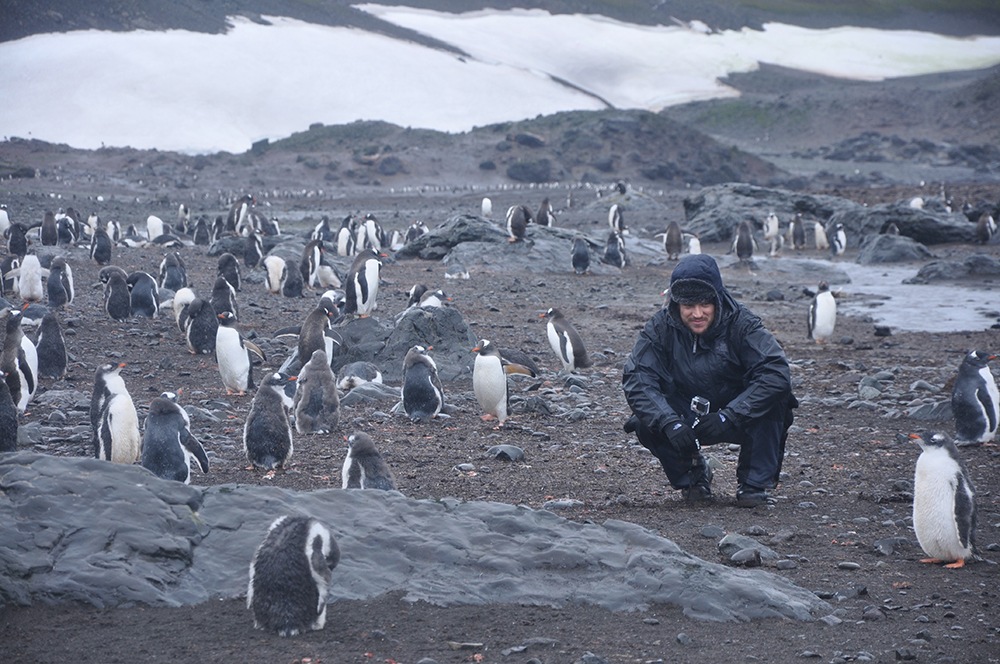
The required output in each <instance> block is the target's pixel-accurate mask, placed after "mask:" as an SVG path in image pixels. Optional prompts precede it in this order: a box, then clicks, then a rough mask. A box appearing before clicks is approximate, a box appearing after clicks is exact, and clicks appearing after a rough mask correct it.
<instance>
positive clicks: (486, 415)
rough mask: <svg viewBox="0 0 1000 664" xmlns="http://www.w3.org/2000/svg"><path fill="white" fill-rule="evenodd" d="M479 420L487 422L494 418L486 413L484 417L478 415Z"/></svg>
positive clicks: (494, 417)
mask: <svg viewBox="0 0 1000 664" xmlns="http://www.w3.org/2000/svg"><path fill="white" fill-rule="evenodd" d="M479 419H481V420H482V421H483V422H489V421H491V420H495V419H496V416H494V415H491V414H490V413H486V414H485V415H480V416H479Z"/></svg>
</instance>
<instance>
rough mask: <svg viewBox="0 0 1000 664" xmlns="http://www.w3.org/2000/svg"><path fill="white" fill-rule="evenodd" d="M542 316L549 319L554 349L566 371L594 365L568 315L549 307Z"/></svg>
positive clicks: (551, 342)
mask: <svg viewBox="0 0 1000 664" xmlns="http://www.w3.org/2000/svg"><path fill="white" fill-rule="evenodd" d="M542 318H545V319H547V321H548V322H547V323H546V325H545V328H546V333H547V335H548V338H549V345H550V346H551V347H552V351H553V352H554V353H555V354H556V356H557V357H558V358H559V361H560V362H561V363H562V366H563V370H564V371H569V372H571V371H575V370H577V369H585V368H587V367H589V366H592V365H593V362H591V361H590V357H589V356H588V355H587V349H586V348H584V346H583V339H581V338H580V333H579V332H577V331H576V328H574V327H573V326H572V325H571V324H570V322H569V321H568V320H566V317H565V316H563V315H562V313H561V312H560V311H559V310H558V309H549V310H548V311H546V312H545V313H544V314H542Z"/></svg>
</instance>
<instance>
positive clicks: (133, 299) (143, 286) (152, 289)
mask: <svg viewBox="0 0 1000 664" xmlns="http://www.w3.org/2000/svg"><path fill="white" fill-rule="evenodd" d="M125 283H126V284H128V291H129V307H130V308H131V310H132V315H133V316H142V317H143V318H156V317H157V315H158V314H159V313H160V289H159V288H158V287H157V286H156V280H155V279H153V275H151V274H149V273H148V272H139V271H136V272H133V273H132V274H130V275H128V279H126V280H125Z"/></svg>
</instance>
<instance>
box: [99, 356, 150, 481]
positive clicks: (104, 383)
mask: <svg viewBox="0 0 1000 664" xmlns="http://www.w3.org/2000/svg"><path fill="white" fill-rule="evenodd" d="M124 367H125V363H124V362H123V363H121V364H117V365H115V364H102V365H101V366H99V367H97V371H95V372H94V389H93V391H92V392H91V395H90V427H91V430H92V431H93V442H94V457H95V458H97V459H105V460H106V461H115V462H116V463H133V462H134V461H135V460H136V459H137V458H139V438H138V436H137V437H136V438H135V441H134V442H135V449H134V450H133V449H128V448H127V445H128V444H131V443H132V442H133V441H132V440H131V439H128V438H127V437H119V439H118V440H119V442H121V443H122V445H120V446H119V448H118V449H117V450H114V449H113V448H111V447H109V448H108V449H107V450H104V449H103V448H102V443H101V422H102V418H103V417H104V415H103V413H104V411H105V410H106V409H107V405H108V402H110V401H111V398H112V397H113V396H115V395H118V394H124V395H126V396H128V399H127V400H123V401H122V402H121V403H119V405H118V406H117V408H118V409H119V410H121V411H123V412H125V411H127V408H126V406H127V404H128V403H131V401H132V397H131V396H129V393H128V389H126V387H125V381H124V380H123V379H122V377H121V370H122V369H123V368H124ZM132 410H133V412H134V411H135V409H134V408H133V409H132ZM127 419H128V418H127V412H126V416H125V417H124V418H123V419H122V423H123V424H124V422H125V420H127ZM138 427H139V423H138V418H136V431H138ZM109 440H111V438H110V435H109Z"/></svg>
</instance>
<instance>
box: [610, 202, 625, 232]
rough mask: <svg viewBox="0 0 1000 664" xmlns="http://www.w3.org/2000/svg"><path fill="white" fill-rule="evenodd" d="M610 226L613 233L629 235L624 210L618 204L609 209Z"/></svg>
mask: <svg viewBox="0 0 1000 664" xmlns="http://www.w3.org/2000/svg"><path fill="white" fill-rule="evenodd" d="M608 226H610V227H611V232H612V233H618V234H619V235H628V234H629V232H628V229H627V228H626V227H625V214H624V210H623V209H622V206H620V205H618V203H614V204H613V205H612V206H611V207H610V208H608Z"/></svg>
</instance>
